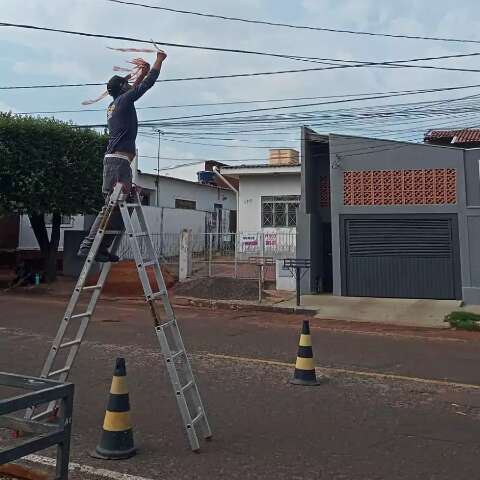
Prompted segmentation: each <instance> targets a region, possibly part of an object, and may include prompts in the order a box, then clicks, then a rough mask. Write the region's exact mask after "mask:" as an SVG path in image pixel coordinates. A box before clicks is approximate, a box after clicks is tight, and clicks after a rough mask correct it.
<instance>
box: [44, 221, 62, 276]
mask: <svg viewBox="0 0 480 480" xmlns="http://www.w3.org/2000/svg"><path fill="white" fill-rule="evenodd" d="M61 222H62V216H61V215H60V213H58V212H56V213H54V214H53V215H52V233H51V235H50V244H49V248H48V255H47V258H46V259H45V282H47V283H52V282H53V281H55V279H56V278H57V258H58V244H59V243H60V224H61Z"/></svg>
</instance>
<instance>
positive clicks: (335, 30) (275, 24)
mask: <svg viewBox="0 0 480 480" xmlns="http://www.w3.org/2000/svg"><path fill="white" fill-rule="evenodd" d="M107 1H108V2H113V3H118V4H125V5H131V6H137V7H144V8H149V9H155V10H163V11H166V12H171V13H180V14H185V15H195V16H198V17H207V18H215V19H218V20H228V21H234V22H243V23H254V24H259V25H269V26H273V27H286V28H294V29H301V30H315V31H320V32H330V33H347V34H351V35H365V36H373V37H389V38H403V39H411V40H431V41H436V42H454V43H480V40H472V39H461V38H448V37H428V36H421V35H406V34H394V33H380V32H369V31H361V30H347V29H339V28H327V27H314V26H310V25H296V24H290V23H280V22H273V21H269V20H256V19H247V18H240V17H229V16H226V15H216V14H212V13H201V12H194V11H191V10H178V9H174V8H167V7H159V6H153V5H145V4H142V3H137V2H127V1H124V0H107Z"/></svg>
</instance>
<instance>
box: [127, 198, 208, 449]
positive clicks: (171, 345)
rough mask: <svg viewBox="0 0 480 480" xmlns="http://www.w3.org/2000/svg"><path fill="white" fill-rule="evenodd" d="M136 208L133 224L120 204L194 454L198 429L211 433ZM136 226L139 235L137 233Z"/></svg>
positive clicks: (143, 222) (156, 263)
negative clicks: (150, 270) (142, 242)
mask: <svg viewBox="0 0 480 480" xmlns="http://www.w3.org/2000/svg"><path fill="white" fill-rule="evenodd" d="M137 204H138V208H135V211H136V214H137V215H136V216H137V218H136V219H135V220H136V222H133V221H132V215H131V214H130V212H129V211H128V205H126V204H122V203H121V204H120V211H121V213H122V217H123V220H124V223H125V229H126V234H127V236H128V238H129V240H130V244H131V248H132V251H133V254H134V258H135V263H136V266H137V270H138V274H139V277H140V281H141V283H142V286H143V290H144V293H145V298H146V300H147V302H148V305H149V309H150V312H151V314H152V319H153V323H154V327H155V332H156V335H157V339H158V342H159V344H160V349H161V351H162V354H163V358H164V361H165V365H166V367H167V372H168V374H169V378H170V382H171V384H172V388H173V391H174V394H175V397H176V399H177V405H178V408H179V412H180V415H181V417H182V420H183V423H184V428H185V432H186V434H187V437H188V440H189V443H190V447H191V448H192V450H194V451H197V450H198V449H199V448H200V444H199V440H198V434H197V428H199V429H200V431H201V433H202V436H203V437H204V438H211V436H212V432H211V429H210V425H209V423H208V420H207V415H206V412H205V409H204V406H203V403H202V400H201V397H200V393H199V390H198V386H197V383H196V381H195V377H194V375H193V372H192V368H191V365H190V360H189V358H188V355H187V352H186V350H185V346H184V344H183V340H182V336H181V334H180V330H179V328H178V324H177V321H176V318H175V313H174V311H173V308H172V305H171V303H170V300H169V298H168V292H167V289H166V286H165V281H164V279H163V275H162V271H161V268H160V264H159V262H158V258H157V255H156V252H155V248H154V246H153V242H152V239H151V237H150V233H149V231H148V225H147V222H146V220H145V216H144V213H143V209H142V207H141V204H140V201H139V198H138V195H137ZM137 223H138V227H139V229H140V233H138V232H137V231H136V229H135V226H136V225H137ZM139 236H141V237H142V238H144V239H145V247H146V248H145V250H146V255H147V262H145V261H144V259H143V252H142V249H141V248H140V246H139V244H138V238H139ZM147 265H149V266H153V270H154V272H155V279H156V283H157V287H158V289H159V291H158V292H155V291H154V290H153V289H152V286H151V284H150V281H149V278H148V274H147V270H146V267H147ZM157 298H158V299H160V301H161V304H162V307H163V310H164V312H165V320H164V321H162V319H161V317H160V315H159V313H158V311H157V307H156V302H155V300H156V299H157ZM180 357H181V358H180ZM177 358H179V359H181V363H180V365H177V364H176V362H175V360H176V359H177Z"/></svg>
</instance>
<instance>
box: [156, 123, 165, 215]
mask: <svg viewBox="0 0 480 480" xmlns="http://www.w3.org/2000/svg"><path fill="white" fill-rule="evenodd" d="M155 131H156V132H157V133H158V150H157V178H156V179H155V190H156V199H157V201H156V205H157V207H159V206H160V198H159V197H160V189H159V185H160V143H161V138H162V135H163V131H162V130H155Z"/></svg>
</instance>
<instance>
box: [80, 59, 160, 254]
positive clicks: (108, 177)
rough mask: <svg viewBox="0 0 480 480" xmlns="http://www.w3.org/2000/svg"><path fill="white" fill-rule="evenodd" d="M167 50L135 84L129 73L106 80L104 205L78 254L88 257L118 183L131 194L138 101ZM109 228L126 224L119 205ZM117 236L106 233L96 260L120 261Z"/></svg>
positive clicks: (149, 84)
mask: <svg viewBox="0 0 480 480" xmlns="http://www.w3.org/2000/svg"><path fill="white" fill-rule="evenodd" d="M166 58H167V54H166V53H165V52H164V51H163V50H159V51H158V52H157V58H156V60H155V63H154V64H153V67H152V68H151V69H150V71H148V69H149V65H148V63H146V62H145V63H144V68H143V71H142V75H141V76H140V77H139V78H138V79H137V80H136V82H135V83H134V85H133V86H130V85H129V83H128V78H129V76H128V75H127V76H126V77H120V76H118V75H114V76H113V77H112V78H111V79H110V80H109V81H108V84H107V91H108V93H109V95H111V96H112V97H113V102H112V103H111V104H110V105H109V107H108V110H107V120H108V130H109V133H110V140H109V142H108V147H107V152H106V154H105V158H104V160H103V186H102V191H103V193H104V194H105V199H106V201H105V205H104V207H103V208H102V210H101V212H100V213H99V214H98V216H97V218H96V219H95V222H94V223H93V225H92V228H91V229H90V233H89V234H88V235H87V236H86V237H85V239H84V240H83V242H82V244H81V245H80V249H79V251H78V256H79V257H87V255H88V252H89V251H90V249H91V247H92V244H93V241H94V240H95V235H96V234H97V232H98V229H99V227H100V224H101V221H102V218H103V216H104V214H105V210H106V208H107V206H108V203H109V200H110V195H111V193H112V192H113V189H114V187H115V185H116V184H117V183H122V184H123V187H124V193H125V194H127V195H128V194H129V193H130V190H131V188H132V169H131V167H130V162H131V161H132V160H133V158H134V157H135V154H136V148H135V140H136V138H137V132H138V120H137V112H136V110H135V102H136V101H137V100H138V99H139V98H140V97H142V95H143V94H144V93H145V92H146V91H147V90H149V89H150V88H152V86H153V84H154V83H155V81H156V80H157V78H158V76H159V75H160V69H161V68H162V63H163V61H164V60H165V59H166ZM109 227H110V230H115V231H122V230H124V224H123V221H122V217H121V215H120V211H119V209H118V208H115V210H114V211H113V212H112V214H111V216H110V222H109ZM114 238H115V235H105V236H104V238H103V241H102V243H101V245H100V248H99V250H98V253H97V255H96V257H95V260H96V261H97V262H118V260H119V258H118V256H117V255H115V254H113V253H110V252H109V248H110V246H111V244H112V242H113V240H114Z"/></svg>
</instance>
